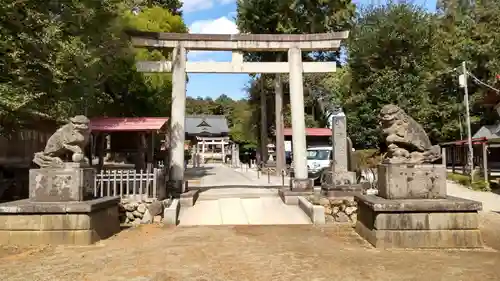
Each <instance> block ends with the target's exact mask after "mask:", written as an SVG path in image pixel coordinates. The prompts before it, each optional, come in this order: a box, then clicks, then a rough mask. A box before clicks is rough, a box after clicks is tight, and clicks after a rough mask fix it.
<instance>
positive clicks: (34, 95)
mask: <svg viewBox="0 0 500 281" xmlns="http://www.w3.org/2000/svg"><path fill="white" fill-rule="evenodd" d="M39 2H40V1H34V0H25V1H8V0H0V52H1V53H2V54H3V55H2V56H1V57H0V65H1V68H0V117H1V118H2V120H5V119H6V118H9V117H15V116H18V115H19V114H20V112H21V111H23V112H24V111H36V112H40V113H42V114H45V115H47V116H52V117H53V118H57V119H64V118H67V117H68V116H70V115H74V114H82V113H84V114H88V115H90V116H94V115H108V116H111V115H115V116H119V115H121V116H131V115H153V116H154V115H163V116H164V115H166V114H168V112H169V111H168V109H169V99H170V93H171V81H170V75H169V74H151V75H150V74H142V73H138V72H137V71H136V70H135V62H136V60H138V59H149V60H158V59H164V58H165V55H164V54H162V53H161V52H158V51H153V52H149V51H148V50H134V49H133V48H132V47H131V45H130V42H129V38H128V37H127V36H126V35H125V34H124V30H125V29H127V28H135V29H140V30H149V31H163V32H187V28H186V26H185V25H184V23H183V21H182V19H181V17H180V16H175V15H172V13H171V12H170V11H169V10H167V9H164V8H161V7H156V6H151V7H147V6H144V7H142V8H141V13H140V14H138V15H137V16H135V15H133V14H132V13H131V12H130V9H131V8H132V7H133V6H134V5H135V3H133V1H132V0H130V1H129V0H127V1H120V0H102V1H93V0H68V1H49V2H47V3H45V4H43V5H41V4H40V3H39ZM164 2H165V3H166V2H168V1H164ZM151 5H152V4H151ZM2 123H3V122H2Z"/></svg>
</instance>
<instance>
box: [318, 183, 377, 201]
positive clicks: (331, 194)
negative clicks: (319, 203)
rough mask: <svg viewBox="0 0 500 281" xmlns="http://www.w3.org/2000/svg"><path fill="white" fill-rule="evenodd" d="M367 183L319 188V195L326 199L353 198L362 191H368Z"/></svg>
mask: <svg viewBox="0 0 500 281" xmlns="http://www.w3.org/2000/svg"><path fill="white" fill-rule="evenodd" d="M367 185H369V184H368V183H366V184H365V183H357V184H350V185H338V186H331V187H326V186H321V194H322V195H324V196H326V197H328V198H336V197H345V196H354V195H355V194H362V193H363V191H364V190H366V189H368V187H367Z"/></svg>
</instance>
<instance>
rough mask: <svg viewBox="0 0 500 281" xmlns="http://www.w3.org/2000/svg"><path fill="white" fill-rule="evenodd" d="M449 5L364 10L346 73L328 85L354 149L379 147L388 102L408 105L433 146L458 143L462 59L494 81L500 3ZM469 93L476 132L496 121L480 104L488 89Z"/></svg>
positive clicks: (474, 86)
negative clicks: (343, 115)
mask: <svg viewBox="0 0 500 281" xmlns="http://www.w3.org/2000/svg"><path fill="white" fill-rule="evenodd" d="M445 7H446V8H443V9H441V10H440V11H439V12H438V13H431V12H428V11H426V10H423V9H422V8H420V7H418V6H415V5H411V4H388V5H385V6H378V7H369V8H368V9H366V10H363V11H361V12H360V15H359V16H358V18H357V20H356V23H355V25H354V27H353V29H352V31H351V34H350V39H349V40H348V65H347V67H346V71H347V72H348V73H345V72H340V73H336V74H332V75H330V76H331V77H330V78H329V80H330V82H328V83H327V84H326V85H328V87H330V88H331V89H332V90H331V96H332V97H334V98H336V99H337V100H338V99H340V100H341V103H342V104H343V107H344V109H345V111H346V114H347V117H348V130H349V134H350V136H351V138H352V139H353V141H354V144H355V146H357V147H374V146H377V145H378V144H379V142H380V139H379V131H378V123H377V113H378V110H379V109H380V108H381V106H382V105H384V104H387V103H396V104H398V105H400V106H401V107H402V108H404V109H405V110H406V111H407V112H408V114H410V115H411V116H413V117H414V118H415V119H416V120H417V121H418V122H420V123H421V124H422V125H423V126H424V128H425V130H426V131H427V132H428V133H429V136H430V138H431V140H432V141H433V142H442V141H450V140H456V139H459V138H460V131H461V130H462V131H464V130H463V129H462V128H460V125H461V124H462V125H463V124H465V120H464V118H463V116H464V112H465V107H464V105H463V90H461V89H460V88H459V87H458V75H459V74H461V73H462V72H461V71H462V70H461V67H460V65H461V63H462V61H466V62H467V66H468V71H469V72H470V73H472V74H474V76H476V77H477V78H479V79H480V80H482V81H485V82H487V83H490V84H495V74H496V73H498V70H499V64H498V58H497V54H498V53H499V52H498V51H499V50H498V43H500V41H499V39H500V37H499V36H498V35H497V33H496V32H495V31H494V30H495V29H496V28H497V27H498V26H499V23H500V22H499V21H498V19H499V18H498V15H497V13H496V12H493V11H494V10H495V9H497V10H498V4H494V3H493V2H489V1H487V2H482V3H477V4H476V5H474V6H473V7H469V6H465V7H457V6H455V5H448V6H446V5H445ZM338 83H341V84H340V85H339V84H338ZM334 84H337V85H338V86H333V85H334ZM469 91H470V93H471V94H472V99H471V108H472V111H471V114H472V121H473V124H472V130H473V132H472V133H474V132H475V130H477V129H478V128H479V126H480V125H484V124H491V123H492V122H494V120H493V119H498V116H495V115H496V114H494V113H493V111H492V109H491V108H485V106H484V105H483V104H482V99H483V97H484V95H485V93H487V92H488V91H490V89H488V88H486V87H484V86H479V85H478V84H477V83H474V82H473V80H472V81H469Z"/></svg>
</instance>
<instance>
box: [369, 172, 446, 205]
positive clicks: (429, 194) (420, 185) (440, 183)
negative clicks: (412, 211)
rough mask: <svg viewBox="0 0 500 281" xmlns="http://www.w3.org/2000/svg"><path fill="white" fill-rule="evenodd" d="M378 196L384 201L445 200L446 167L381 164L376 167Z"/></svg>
mask: <svg viewBox="0 0 500 281" xmlns="http://www.w3.org/2000/svg"><path fill="white" fill-rule="evenodd" d="M378 196H380V197H382V198H386V199H443V198H446V167H445V166H444V165H433V164H421V165H408V164H381V165H379V166H378Z"/></svg>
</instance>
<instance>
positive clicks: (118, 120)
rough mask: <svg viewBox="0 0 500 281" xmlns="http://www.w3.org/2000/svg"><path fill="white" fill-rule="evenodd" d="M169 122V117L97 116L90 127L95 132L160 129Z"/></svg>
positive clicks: (91, 121)
mask: <svg viewBox="0 0 500 281" xmlns="http://www.w3.org/2000/svg"><path fill="white" fill-rule="evenodd" d="M167 122H168V118H167V117H97V118H92V119H91V120H90V128H91V129H92V131H93V132H138V131H158V130H162V129H165V128H166V127H167V125H166V124H167Z"/></svg>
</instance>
